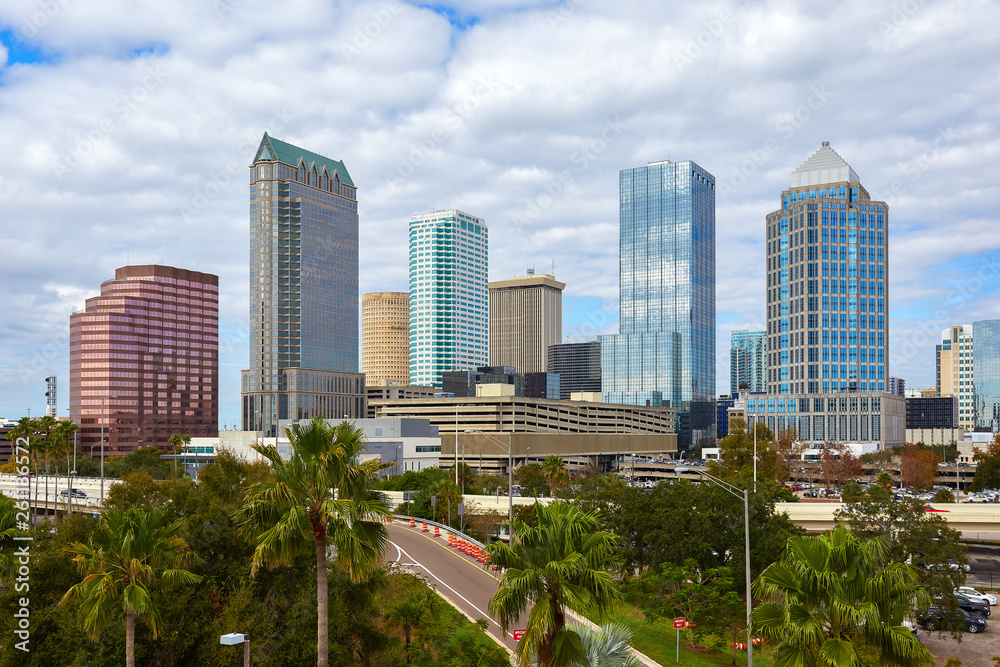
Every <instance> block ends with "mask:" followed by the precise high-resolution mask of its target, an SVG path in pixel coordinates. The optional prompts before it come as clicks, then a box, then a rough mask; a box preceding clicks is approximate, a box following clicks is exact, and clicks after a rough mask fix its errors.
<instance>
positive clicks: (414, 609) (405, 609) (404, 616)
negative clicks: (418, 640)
mask: <svg viewBox="0 0 1000 667" xmlns="http://www.w3.org/2000/svg"><path fill="white" fill-rule="evenodd" d="M426 611H427V609H426V608H425V607H424V605H423V602H422V601H421V600H419V599H417V598H416V597H414V596H411V597H409V598H406V599H405V600H402V601H400V602H397V603H396V604H395V605H394V606H393V607H392V609H390V610H389V613H387V614H386V615H385V620H386V621H387V622H388V623H389V624H390V625H394V626H396V627H398V628H399V629H400V630H402V631H403V639H404V641H405V645H404V649H403V651H404V653H405V655H406V662H407V663H409V662H410V636H411V634H412V632H413V629H414V628H415V627H417V626H419V625H420V624H421V623H422V622H423V618H424V613H426Z"/></svg>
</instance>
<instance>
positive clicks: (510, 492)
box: [455, 429, 514, 544]
mask: <svg viewBox="0 0 1000 667" xmlns="http://www.w3.org/2000/svg"><path fill="white" fill-rule="evenodd" d="M465 432H466V433H475V434H477V435H481V436H483V437H484V438H486V439H487V440H492V441H493V442H494V443H496V444H498V445H500V446H501V447H503V448H505V449H506V450H507V530H508V532H509V535H510V539H511V544H513V543H514V449H513V447H511V446H510V445H505V444H503V442H502V441H500V440H498V439H496V438H494V437H493V436H491V435H487V434H486V433H483V432H482V431H473V430H472V429H466V431H465ZM455 454H456V455H457V454H458V450H455Z"/></svg>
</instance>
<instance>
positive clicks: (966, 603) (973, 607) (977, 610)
mask: <svg viewBox="0 0 1000 667" xmlns="http://www.w3.org/2000/svg"><path fill="white" fill-rule="evenodd" d="M955 600H957V602H956V604H957V605H958V608H959V609H964V610H965V611H967V612H969V613H970V614H979V615H980V616H983V617H985V618H989V617H990V606H989V605H988V604H986V603H985V602H974V601H973V600H972V599H971V598H969V596H967V595H956V596H955Z"/></svg>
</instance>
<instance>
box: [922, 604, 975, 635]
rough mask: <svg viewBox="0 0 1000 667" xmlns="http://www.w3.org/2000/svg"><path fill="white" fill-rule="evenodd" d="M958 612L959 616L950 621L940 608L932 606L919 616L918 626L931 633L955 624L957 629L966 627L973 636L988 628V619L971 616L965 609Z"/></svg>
mask: <svg viewBox="0 0 1000 667" xmlns="http://www.w3.org/2000/svg"><path fill="white" fill-rule="evenodd" d="M957 611H958V613H959V615H958V616H956V617H954V618H952V619H949V618H948V617H947V616H945V615H944V614H943V613H942V612H941V609H940V608H938V607H935V606H930V607H928V608H927V610H926V611H924V612H923V613H922V614H920V615H918V616H917V625H919V626H920V627H922V628H924V629H925V630H927V631H929V632H933V631H934V630H938V629H940V628H944V629H948V628H949V626H951V625H952V624H954V625H955V626H956V627H957V628H963V627H964V628H965V629H966V630H967V631H969V632H971V633H972V634H976V633H979V632H982V631H983V630H985V629H986V628H987V624H986V619H985V618H983V617H982V616H977V615H975V614H970V613H969V612H967V611H965V610H964V609H958V610H957Z"/></svg>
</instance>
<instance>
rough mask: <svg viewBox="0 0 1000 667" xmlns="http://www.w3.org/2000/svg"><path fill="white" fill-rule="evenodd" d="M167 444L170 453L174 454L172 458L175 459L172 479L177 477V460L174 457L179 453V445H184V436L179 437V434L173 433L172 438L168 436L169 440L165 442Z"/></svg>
mask: <svg viewBox="0 0 1000 667" xmlns="http://www.w3.org/2000/svg"><path fill="white" fill-rule="evenodd" d="M167 443H168V444H169V445H170V451H172V452H173V453H174V457H175V458H174V477H177V458H176V455H177V454H180V453H181V445H182V444H184V436H183V435H181V434H180V433H174V434H173V435H172V436H170V439H169V440H167Z"/></svg>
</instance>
